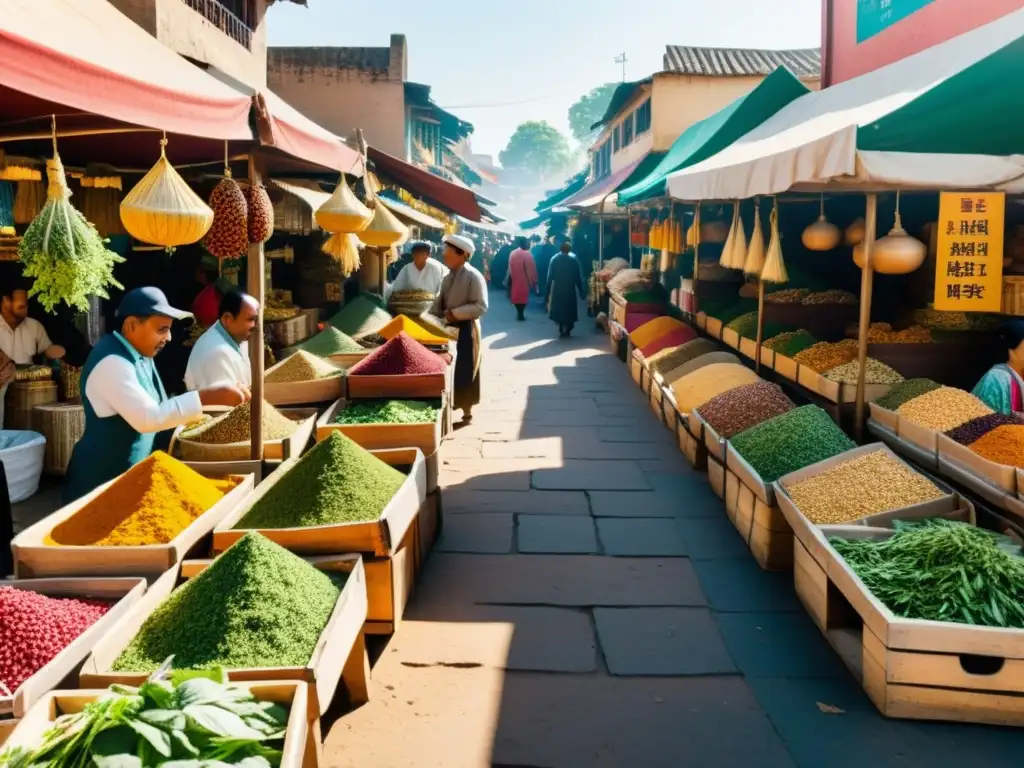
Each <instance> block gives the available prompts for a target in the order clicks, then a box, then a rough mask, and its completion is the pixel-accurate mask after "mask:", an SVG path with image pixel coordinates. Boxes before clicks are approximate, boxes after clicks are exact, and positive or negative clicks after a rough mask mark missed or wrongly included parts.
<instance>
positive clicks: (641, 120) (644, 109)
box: [635, 99, 651, 136]
mask: <svg viewBox="0 0 1024 768" xmlns="http://www.w3.org/2000/svg"><path fill="white" fill-rule="evenodd" d="M635 114H636V135H637V136H639V135H640V134H641V133H646V132H647V131H649V130H651V100H650V99H647V101H645V102H644V103H643V104H641V105H640V106H639V107H637V109H636V113H635Z"/></svg>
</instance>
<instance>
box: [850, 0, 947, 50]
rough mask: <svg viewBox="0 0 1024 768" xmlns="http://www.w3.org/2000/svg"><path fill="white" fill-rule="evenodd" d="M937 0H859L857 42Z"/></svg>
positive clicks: (872, 35)
mask: <svg viewBox="0 0 1024 768" xmlns="http://www.w3.org/2000/svg"><path fill="white" fill-rule="evenodd" d="M933 2H935V0H857V42H858V43H863V42H864V41H865V40H867V39H869V38H872V37H874V36H875V35H877V34H878V33H879V32H882V31H884V30H886V29H888V28H889V27H891V26H892V25H893V24H896V23H898V22H900V21H903V19H905V18H907V16H910V15H911V14H914V13H917V12H918V11H919V10H921V9H922V8H924V7H925V6H926V5H929V4H930V3H933Z"/></svg>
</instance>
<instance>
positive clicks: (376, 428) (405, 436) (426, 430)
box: [316, 398, 444, 456]
mask: <svg viewBox="0 0 1024 768" xmlns="http://www.w3.org/2000/svg"><path fill="white" fill-rule="evenodd" d="M350 402H351V401H349V400H345V399H344V398H342V399H340V400H338V401H336V402H335V403H334V404H333V405H332V406H331V407H330V408H328V409H327V411H326V412H325V413H324V415H323V416H321V417H320V418H319V419H318V420H317V422H316V440H317V442H320V441H321V440H326V439H327V438H328V437H329V436H330V434H331V433H332V432H341V433H342V434H343V435H345V436H346V437H347V438H349V439H350V440H352V441H353V442H355V443H356V444H358V445H361V446H362V447H363V448H366V449H367V450H375V449H380V448H419V449H420V450H421V451H422V452H423V455H424V456H432V455H433V454H435V453H437V449H438V448H439V447H440V445H441V424H442V421H443V419H444V401H443V400H442V401H441V403H439V407H438V409H437V417H436V418H435V419H434V421H432V422H425V423H423V424H335V423H334V419H335V417H336V416H337V415H338V414H339V413H341V412H342V411H343V410H344V409H345V408H346V407H347V406H348V405H349V403H350Z"/></svg>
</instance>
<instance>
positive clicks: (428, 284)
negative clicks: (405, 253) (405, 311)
mask: <svg viewBox="0 0 1024 768" xmlns="http://www.w3.org/2000/svg"><path fill="white" fill-rule="evenodd" d="M411 253H412V263H411V264H406V265H405V266H404V267H402V271H401V272H399V273H398V277H396V278H395V282H393V283H392V284H391V288H390V289H389V292H388V296H391V295H392V294H394V293H395V292H397V291H425V292H427V293H429V294H431V295H432V296H437V294H438V292H440V290H441V281H442V280H444V277H445V275H447V274H448V267H446V266H445V265H444V264H442V263H441V262H440V261H438V260H437V259H432V258H430V243H424V242H417V243H413V246H412V251H411Z"/></svg>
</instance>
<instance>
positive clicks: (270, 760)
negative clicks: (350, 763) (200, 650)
mask: <svg viewBox="0 0 1024 768" xmlns="http://www.w3.org/2000/svg"><path fill="white" fill-rule="evenodd" d="M168 661H170V660H168ZM164 666H165V668H166V667H168V666H170V665H169V664H165V665H164ZM164 673H165V669H161V670H160V672H159V674H156V675H154V676H153V677H151V678H150V679H149V680H147V681H146V682H145V683H143V684H142V685H141V686H139V687H138V688H135V687H131V686H126V685H114V686H111V687H110V689H109V690H108V691H107V693H106V694H105V695H103V696H102V697H101V698H99V699H97V700H96V701H93V702H91V703H89V704H86V705H85V707H84V708H83V709H82V711H81V712H76V713H73V714H66V715H60V716H59V717H57V719H56V720H55V721H54V723H53V727H52V728H51V729H50V730H49V731H47V732H46V734H45V735H44V736H43V738H42V742H41V743H40V744H39V745H38V746H36V747H34V748H24V747H22V748H14V749H8V750H6V751H4V752H0V766H3V768H41V767H42V766H47V768H149V767H150V766H166V767H167V768H213V766H223V765H236V766H239V767H240V768H273V767H274V766H277V765H280V763H281V754H282V753H281V748H282V746H283V744H284V737H285V729H286V727H287V724H288V710H287V709H286V708H284V707H282V706H281V705H279V704H274V703H273V702H269V701H260V700H258V699H256V698H255V697H254V696H253V695H252V694H251V693H250V692H249V691H247V690H246V689H244V688H239V687H237V686H234V685H229V684H226V675H225V674H224V671H223V669H217V670H212V671H211V672H210V673H209V675H208V676H206V675H204V676H195V675H194V674H193V675H187V674H181V673H175V674H173V675H172V676H171V677H170V679H169V680H168V679H165V676H164Z"/></svg>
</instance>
